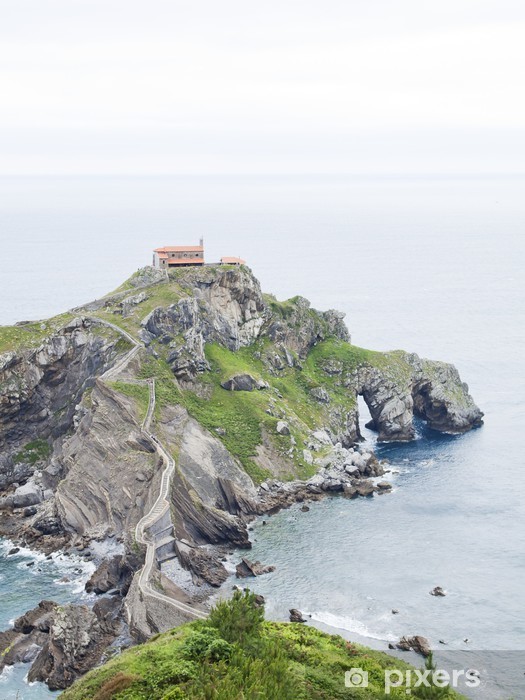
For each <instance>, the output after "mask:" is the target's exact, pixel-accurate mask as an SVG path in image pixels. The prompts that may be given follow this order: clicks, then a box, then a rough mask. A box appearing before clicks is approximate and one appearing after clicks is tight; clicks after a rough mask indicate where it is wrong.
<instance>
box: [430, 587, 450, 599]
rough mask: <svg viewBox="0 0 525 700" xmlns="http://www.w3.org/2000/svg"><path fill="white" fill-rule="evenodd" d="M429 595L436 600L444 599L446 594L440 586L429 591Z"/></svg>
mask: <svg viewBox="0 0 525 700" xmlns="http://www.w3.org/2000/svg"><path fill="white" fill-rule="evenodd" d="M430 595H433V596H436V597H438V598H444V597H445V596H446V595H447V594H446V593H445V591H444V590H443V589H442V588H441V586H436V587H435V588H433V589H432V590H431V591H430Z"/></svg>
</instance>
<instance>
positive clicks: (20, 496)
mask: <svg viewBox="0 0 525 700" xmlns="http://www.w3.org/2000/svg"><path fill="white" fill-rule="evenodd" d="M41 502H42V491H41V490H40V488H39V487H38V486H37V485H36V484H35V483H34V482H32V481H28V482H27V484H24V486H19V487H18V488H17V489H16V491H15V492H14V494H13V507H14V508H27V507H28V506H34V505H36V504H37V503H41Z"/></svg>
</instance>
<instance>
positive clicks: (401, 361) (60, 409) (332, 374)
mask: <svg viewBox="0 0 525 700" xmlns="http://www.w3.org/2000/svg"><path fill="white" fill-rule="evenodd" d="M359 396H362V397H363V399H364V401H365V402H366V404H367V406H368V408H369V411H370V415H371V421H370V423H369V424H368V426H369V427H371V428H372V429H373V430H375V431H376V432H377V435H378V439H379V440H381V441H409V440H413V439H414V437H415V431H414V418H419V419H422V420H424V421H426V422H427V424H428V425H429V426H430V427H431V428H433V429H435V430H437V431H441V432H446V433H464V432H466V431H468V430H471V429H472V428H476V427H478V426H480V425H481V424H482V416H483V414H482V413H481V411H480V410H479V408H478V407H477V406H476V405H475V403H474V401H473V400H472V398H471V396H470V395H469V393H468V387H467V385H466V384H464V383H463V382H462V381H461V379H460V377H459V374H458V372H457V370H456V369H455V368H454V367H453V366H452V365H449V364H446V363H443V362H436V361H431V360H426V359H422V358H420V357H418V356H417V355H415V354H410V353H407V352H404V351H394V352H388V353H381V352H374V351H370V350H365V349H362V348H359V347H357V346H355V345H353V344H352V343H351V339H350V336H349V333H348V329H347V327H346V325H345V323H344V320H343V314H341V313H339V312H337V311H332V310H331V311H325V312H319V311H316V310H314V309H313V308H311V306H310V304H309V302H308V301H307V300H306V299H304V298H302V297H294V298H292V299H289V300H287V301H285V302H279V301H277V300H276V299H275V298H274V297H273V296H271V295H266V294H263V293H262V291H261V289H260V285H259V283H258V281H257V279H256V278H255V277H254V276H253V274H252V273H251V271H250V270H249V269H248V268H247V267H245V266H241V267H234V266H231V267H230V266H228V265H222V266H217V267H214V266H206V267H202V268H184V269H178V270H176V271H170V272H169V273H167V272H166V271H162V270H158V269H155V268H152V267H147V268H144V269H142V270H139V271H138V272H137V273H136V274H135V275H133V276H132V277H131V278H130V279H129V280H128V281H127V282H126V283H125V284H124V285H122V287H120V288H119V289H118V290H117V291H116V292H114V293H112V294H110V295H108V296H107V297H105V298H103V299H100V300H97V301H95V302H92V303H90V304H87V305H85V306H83V307H79V308H76V309H74V310H72V311H70V312H68V313H66V314H63V315H61V316H58V317H56V318H52V319H49V320H46V321H42V322H36V323H35V322H31V323H20V324H18V325H16V326H12V327H1V328H0V535H2V536H5V537H8V538H10V539H11V540H13V542H14V544H15V545H16V544H24V545H26V546H29V547H31V548H34V549H39V550H42V551H44V552H46V553H51V552H54V551H56V550H59V549H61V550H65V551H66V552H75V553H77V554H79V555H80V556H82V557H85V558H86V559H92V560H93V561H94V562H95V563H96V565H97V569H96V571H95V573H94V574H93V576H92V577H91V579H90V580H89V581H88V582H87V584H86V589H87V590H88V591H90V592H92V593H93V594H95V595H96V602H94V604H93V605H92V606H87V605H68V606H63V607H59V606H57V605H56V604H55V603H54V602H53V601H43V602H42V603H41V604H40V605H39V606H38V607H37V608H36V609H35V610H33V611H29V612H28V613H26V614H25V615H23V616H22V617H21V618H19V619H18V620H16V621H15V623H14V626H13V628H12V629H9V630H7V631H5V632H2V633H0V670H1V669H2V668H3V666H4V665H5V664H12V663H15V662H17V661H28V662H30V663H31V668H30V672H29V677H30V680H42V681H44V682H46V683H48V685H49V687H50V688H65V687H67V686H68V685H70V684H71V683H73V682H74V681H75V679H76V678H78V677H79V676H81V675H82V674H84V673H85V672H86V671H87V670H88V669H89V668H91V667H93V666H95V665H97V664H99V663H100V662H101V660H103V659H104V658H105V655H107V654H108V653H109V652H108V649H111V646H112V645H115V643H116V642H115V640H117V639H122V638H123V637H125V638H126V639H127V642H126V643H130V642H131V640H134V641H136V642H142V641H145V640H147V639H148V638H150V637H151V636H152V635H154V634H156V633H159V632H165V631H167V630H169V629H171V628H173V627H176V626H178V625H180V624H182V623H184V622H187V621H191V620H194V619H200V618H205V617H206V616H207V613H208V609H207V605H206V600H205V596H198V595H197V596H192V595H188V592H187V591H186V590H184V589H183V588H181V587H180V586H178V585H177V581H176V580H174V579H173V577H172V578H169V577H168V576H166V573H165V572H164V571H163V569H164V566H163V564H164V563H165V562H171V563H172V565H173V566H176V567H178V568H179V569H180V570H181V571H184V572H189V573H188V574H187V575H188V576H189V575H191V577H192V580H193V583H194V585H195V587H196V590H197V589H198V588H199V587H200V588H202V590H207V589H210V588H213V587H218V586H220V585H221V584H222V583H224V581H225V580H226V578H227V577H228V572H227V571H226V569H225V567H224V563H223V558H224V555H225V553H226V552H227V551H228V550H229V549H231V548H232V547H244V548H246V549H249V547H250V540H249V532H248V524H249V522H250V520H251V519H253V518H254V517H255V516H257V515H262V514H264V513H272V512H275V511H276V510H277V509H279V508H282V507H284V506H286V505H289V504H291V503H293V502H296V501H308V500H315V499H319V498H321V497H323V496H324V495H325V494H329V493H342V494H343V495H344V496H346V497H348V498H357V497H373V495H374V494H376V493H377V494H381V493H386V492H388V491H389V489H390V484H389V483H388V481H387V480H385V478H384V476H385V471H386V469H387V466H386V465H385V464H382V463H380V462H379V461H378V460H377V458H376V457H375V455H374V454H372V453H371V452H367V451H365V450H363V449H361V448H360V442H361V435H360V432H359V416H358V397H359ZM349 507H351V506H350V505H349ZM95 544H96V546H95ZM104 552H106V553H107V555H104V554H103V553H104ZM243 561H244V562H246V561H247V562H248V563H247V564H245V565H244V566H245V567H246V568H247V569H248V570H249V569H250V567H251V566H253V563H252V562H250V561H249V559H248V560H246V559H243ZM256 564H258V563H256ZM123 630H125V632H123Z"/></svg>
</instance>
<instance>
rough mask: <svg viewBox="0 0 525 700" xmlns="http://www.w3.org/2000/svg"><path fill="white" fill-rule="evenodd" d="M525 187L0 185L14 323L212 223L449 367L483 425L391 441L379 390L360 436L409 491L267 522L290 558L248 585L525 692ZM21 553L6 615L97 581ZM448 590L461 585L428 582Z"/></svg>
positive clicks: (355, 316) (6, 311) (385, 334)
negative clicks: (378, 437)
mask: <svg viewBox="0 0 525 700" xmlns="http://www.w3.org/2000/svg"><path fill="white" fill-rule="evenodd" d="M524 192H525V176H518V175H508V176H507V175H504V174H498V175H493V176H488V175H486V176H469V175H461V176H460V175H449V176H446V175H435V176H432V175H406V176H401V175H399V176H394V175H388V176H387V175H383V176H372V175H366V176H359V175H349V176H341V175H337V176H335V175H334V176H331V175H322V176H320V175H287V176H284V175H276V176H274V177H272V176H242V177H241V176H209V177H205V176H187V177H183V176H176V177H175V176H174V177H168V176H164V177H157V178H155V177H148V178H139V177H116V176H115V177H71V178H61V177H48V178H45V177H40V178H23V177H20V178H9V179H8V178H3V179H0V242H1V247H0V284H1V286H0V289H1V294H0V324H10V323H14V322H16V321H22V320H29V319H40V318H45V317H48V316H50V315H53V314H56V313H59V312H61V311H64V310H65V309H69V308H71V307H74V306H75V305H78V304H81V303H82V302H86V301H88V300H91V299H94V298H98V297H100V296H102V295H104V294H106V293H107V292H109V291H111V290H112V289H114V288H116V287H118V286H119V285H120V284H121V283H122V281H123V280H125V279H126V278H127V277H129V276H130V275H131V274H132V273H133V272H134V271H135V270H137V269H138V268H139V267H141V266H143V265H145V264H149V263H150V261H151V251H152V249H153V248H155V247H159V246H161V245H169V244H175V243H181V244H196V243H197V242H198V240H199V238H201V237H203V238H204V243H205V247H206V258H207V261H209V262H213V261H215V260H218V259H219V258H220V257H221V256H222V255H234V256H240V257H242V258H244V259H245V260H247V262H248V264H249V265H250V267H251V268H252V270H253V271H254V273H255V274H256V276H257V277H258V278H259V279H260V281H261V284H262V286H263V289H264V290H265V291H267V292H272V293H273V294H275V295H276V296H277V297H278V298H279V299H285V298H288V297H291V296H295V295H297V294H300V295H302V296H305V297H307V298H308V299H310V300H311V302H312V305H313V306H314V307H316V308H318V309H328V308H335V309H339V310H341V311H344V312H345V313H346V322H347V325H348V327H349V329H350V332H351V334H352V342H353V343H355V344H356V345H360V346H363V347H367V348H373V349H376V350H391V349H396V348H403V349H406V350H409V351H413V352H417V353H418V354H420V355H421V356H424V357H429V358H432V359H439V360H445V361H448V362H452V363H454V364H455V365H456V366H457V368H458V369H459V371H460V373H461V377H462V379H463V380H464V381H465V382H467V383H468V385H469V388H470V392H471V393H472V395H473V397H474V398H475V400H476V402H477V403H478V405H479V406H480V407H481V409H482V410H483V411H484V413H485V424H484V426H483V427H482V428H480V429H478V430H475V431H472V432H470V433H468V434H466V435H463V436H443V435H439V434H437V433H435V432H433V431H431V430H429V429H428V428H426V426H425V425H424V424H418V425H417V439H416V440H415V441H414V442H413V443H410V444H403V445H394V444H383V445H377V444H376V443H375V438H374V434H373V433H371V432H370V431H367V430H366V429H365V428H364V424H365V423H366V422H367V420H368V418H369V416H368V413H367V408H366V406H365V405H364V404H363V405H362V406H361V408H362V411H361V422H362V425H363V432H364V435H365V439H366V441H367V443H368V444H369V445H370V446H371V447H372V448H373V449H375V450H376V452H377V454H378V456H379V457H381V458H384V459H388V460H389V462H390V465H391V466H390V469H391V470H392V472H391V473H390V474H389V475H388V478H389V479H390V480H391V481H392V483H393V484H394V489H393V492H392V493H390V494H387V495H384V496H381V497H374V498H373V499H359V500H357V501H348V500H345V499H343V498H340V497H333V498H327V499H326V500H324V501H322V502H320V503H316V504H312V505H311V506H310V510H309V511H307V512H303V511H301V510H300V508H298V507H293V508H291V509H289V510H285V511H281V512H280V513H278V514H276V515H274V516H271V517H266V518H264V522H263V519H262V518H261V519H259V520H258V521H256V522H255V523H254V525H253V530H252V532H251V537H252V542H253V550H252V552H251V553H250V555H249V556H250V557H251V558H254V559H259V560H261V561H262V562H263V563H265V564H273V565H275V567H276V570H275V571H274V572H273V573H271V574H268V575H266V576H262V577H259V578H257V579H256V580H255V581H253V582H251V583H250V585H251V587H252V588H253V589H254V590H256V591H257V592H258V593H261V594H263V595H264V596H265V598H266V601H267V605H266V611H267V616H268V617H269V618H270V619H275V620H285V619H288V611H289V609H290V608H299V609H300V610H301V611H303V612H304V613H305V615H306V616H307V617H308V620H309V622H308V624H314V625H316V626H318V627H319V628H321V629H324V630H326V631H330V632H333V633H337V634H341V635H342V636H344V637H345V638H347V639H349V640H353V641H356V642H362V643H365V644H368V645H369V646H373V647H374V648H377V649H385V648H386V647H387V645H388V643H389V642H395V641H397V640H398V639H399V638H400V637H401V636H403V635H415V634H419V635H423V636H425V637H427V638H428V639H429V640H430V642H431V644H432V646H434V647H435V648H436V660H437V663H438V666H439V665H440V664H441V665H443V667H447V668H450V667H456V666H458V664H459V665H461V664H462V665H461V668H464V667H466V668H476V669H478V668H479V669H480V672H481V671H484V670H486V668H489V669H490V673H489V676H490V678H489V679H488V680H487V681H486V682H485V681H484V683H483V684H482V687H480V688H478V689H477V690H476V691H475V692H474V691H473V690H472V691H468V693H469V697H480V698H486V699H487V700H499V699H505V700H508V698H514V700H518V699H520V698H525V685H524V679H525V676H524V673H525V593H524V591H525V586H524V581H525V498H524V493H525V491H524V488H525V483H524V478H523V470H524V468H525V464H524V457H523V454H524V447H525V445H524V435H525V420H524V419H525V372H524V371H523V364H524V360H525V318H524V310H525V304H524V301H525V299H524V297H525V275H524V274H523V270H524V269H525V196H524ZM10 546H11V545H10V543H9V542H5V541H4V542H3V543H2V545H1V547H0V599H1V605H0V629H3V628H6V627H8V626H9V624H10V623H11V621H12V620H13V619H14V618H15V617H16V616H17V615H20V614H22V613H23V612H24V611H25V610H27V609H28V608H31V607H32V606H34V605H36V604H37V603H38V602H39V601H40V600H41V599H42V598H53V599H55V600H59V601H65V600H74V599H78V597H79V596H82V593H81V590H82V585H81V584H82V582H83V580H84V578H85V576H87V575H88V572H87V571H79V570H78V569H79V567H80V564H78V563H72V562H71V561H67V560H66V559H65V558H61V557H60V556H58V557H55V558H53V559H52V560H51V561H48V560H43V559H42V557H41V556H40V555H36V554H34V553H32V552H30V551H28V550H23V551H21V552H20V553H18V554H17V555H16V556H7V552H8V551H9V549H10ZM239 555H240V553H235V555H234V557H232V561H231V563H232V565H233V563H234V559H235V557H238V556H239ZM31 561H33V562H35V564H34V565H32V566H27V564H28V563H30V562H31ZM64 577H66V579H69V582H68V581H64ZM233 582H234V581H233V580H232V583H233ZM228 585H229V584H228ZM435 586H441V587H443V588H444V589H445V591H446V593H447V595H446V597H443V598H436V597H433V596H431V595H429V591H430V590H431V589H433V588H434V587H435ZM392 610H397V611H398V613H397V614H393V613H392ZM403 658H406V659H407V660H409V661H411V662H415V663H416V664H417V665H421V659H420V658H416V657H414V656H413V655H411V654H409V655H407V656H405V657H403ZM26 673H27V668H26V667H24V666H20V667H15V668H13V669H9V670H7V671H5V672H4V673H3V674H2V675H1V676H0V699H1V700H14V698H16V697H19V698H22V699H23V700H25V699H26V698H27V699H28V700H37V699H38V700H40V699H42V698H48V697H54V695H55V694H53V693H50V692H49V691H47V689H46V688H45V687H44V686H43V685H41V684H33V685H28V684H27V683H26V681H25V680H24V679H25V675H26ZM484 678H485V677H484ZM343 681H344V679H342V683H343ZM17 693H18V696H17ZM476 693H477V694H476Z"/></svg>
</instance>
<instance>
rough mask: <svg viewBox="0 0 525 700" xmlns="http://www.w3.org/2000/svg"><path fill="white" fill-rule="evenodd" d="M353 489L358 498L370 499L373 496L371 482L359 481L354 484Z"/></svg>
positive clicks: (373, 489)
mask: <svg viewBox="0 0 525 700" xmlns="http://www.w3.org/2000/svg"><path fill="white" fill-rule="evenodd" d="M355 489H356V491H357V493H358V495H359V496H365V497H368V498H370V497H371V496H373V495H374V491H375V486H374V484H373V483H372V482H371V481H360V482H358V483H357V484H356V486H355Z"/></svg>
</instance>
